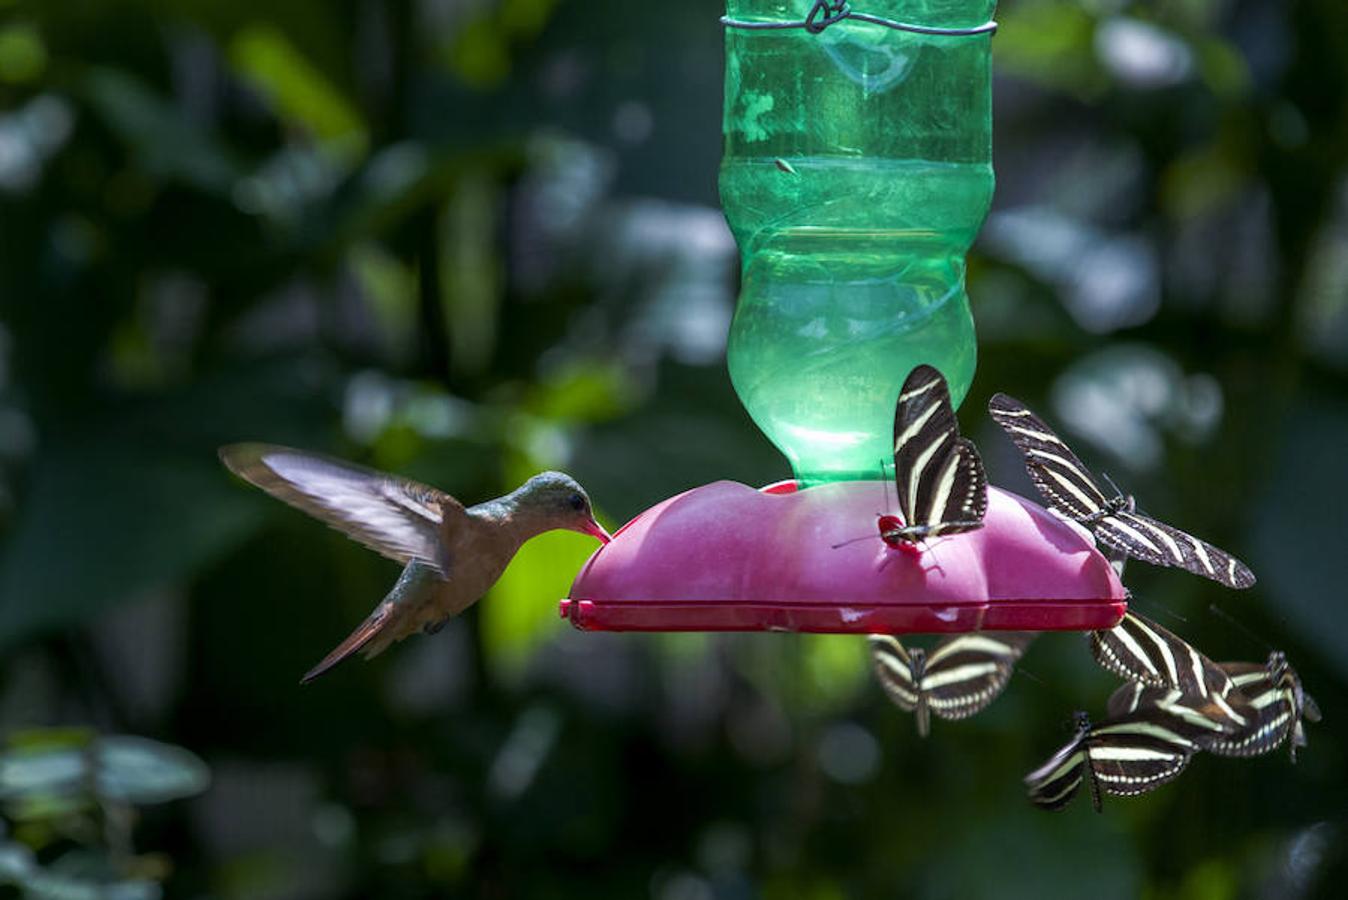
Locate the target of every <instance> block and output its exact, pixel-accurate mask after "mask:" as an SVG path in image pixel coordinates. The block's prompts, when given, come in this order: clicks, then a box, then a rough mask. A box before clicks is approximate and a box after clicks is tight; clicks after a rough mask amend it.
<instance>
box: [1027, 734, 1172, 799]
mask: <svg viewBox="0 0 1348 900" xmlns="http://www.w3.org/2000/svg"><path fill="white" fill-rule="evenodd" d="M1075 722H1076V734H1075V735H1074V736H1073V738H1072V740H1071V741H1070V742H1068V744H1067V745H1066V746H1064V747H1063V748H1062V749H1060V750H1059V751H1058V752H1057V753H1055V754H1054V755H1053V756H1052V757H1050V758H1049V760H1048V762H1046V763H1045V764H1044V765H1042V766H1040V767H1039V768H1038V769H1036V770H1034V771H1033V772H1031V773H1030V774H1029V775H1027V776H1025V784H1026V787H1027V788H1028V789H1029V793H1030V800H1031V801H1032V802H1034V804H1035V805H1036V806H1039V807H1042V808H1044V809H1049V810H1059V809H1062V808H1063V807H1065V806H1066V805H1067V804H1068V803H1069V802H1071V800H1072V798H1073V797H1074V796H1076V794H1077V791H1078V790H1080V788H1081V785H1082V783H1083V782H1084V783H1086V784H1087V785H1088V787H1089V789H1090V792H1091V801H1092V803H1093V805H1094V806H1095V811H1096V812H1100V810H1101V808H1102V803H1101V800H1102V795H1103V794H1106V793H1108V794H1113V795H1115V796H1120V797H1132V796H1137V795H1138V794H1144V793H1147V792H1148V791H1151V790H1154V789H1155V788H1158V787H1160V786H1161V785H1163V784H1166V783H1168V782H1170V781H1173V780H1174V779H1175V778H1177V777H1179V774H1180V773H1181V772H1183V771H1184V768H1185V767H1186V766H1187V765H1188V764H1189V759H1190V758H1191V757H1192V755H1193V753H1194V752H1195V751H1196V750H1197V749H1198V745H1197V743H1196V742H1195V741H1194V739H1193V738H1192V737H1191V736H1190V734H1189V733H1188V732H1189V728H1188V727H1187V726H1186V725H1185V724H1184V723H1182V722H1179V723H1177V722H1176V720H1173V719H1170V718H1169V717H1167V716H1164V715H1158V714H1157V712H1156V711H1155V710H1152V709H1142V710H1139V711H1138V712H1136V713H1133V714H1131V715H1127V716H1123V717H1120V718H1113V719H1110V720H1107V721H1105V722H1102V723H1100V724H1099V725H1092V724H1091V721H1090V719H1089V718H1088V717H1087V716H1086V714H1085V713H1082V712H1078V713H1077V714H1076V716H1075Z"/></svg>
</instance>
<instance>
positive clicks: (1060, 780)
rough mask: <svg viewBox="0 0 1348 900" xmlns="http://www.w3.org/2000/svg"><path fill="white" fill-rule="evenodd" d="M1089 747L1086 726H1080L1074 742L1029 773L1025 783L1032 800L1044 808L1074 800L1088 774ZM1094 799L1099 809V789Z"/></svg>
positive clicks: (1055, 807) (1058, 807) (1053, 807)
mask: <svg viewBox="0 0 1348 900" xmlns="http://www.w3.org/2000/svg"><path fill="white" fill-rule="evenodd" d="M1087 727H1089V726H1087ZM1086 749H1087V748H1086V730H1084V729H1083V730H1079V731H1078V732H1077V735H1076V737H1074V738H1072V741H1071V743H1069V744H1067V746H1065V747H1063V748H1062V749H1061V750H1059V751H1058V752H1057V753H1055V754H1053V756H1051V757H1049V760H1048V762H1046V763H1044V764H1043V765H1042V766H1040V767H1039V768H1037V769H1035V770H1034V771H1033V772H1031V773H1030V774H1029V775H1026V776H1025V786H1026V788H1028V789H1029V792H1030V802H1032V803H1033V804H1034V805H1035V806H1038V807H1040V808H1041V809H1050V810H1059V809H1062V808H1063V807H1065V806H1066V805H1067V804H1068V803H1070V802H1071V801H1072V798H1073V797H1075V796H1076V794H1077V791H1078V790H1080V789H1081V782H1082V781H1083V780H1084V779H1085V778H1086V776H1087V772H1086ZM1093 800H1094V802H1095V808H1096V810H1097V811H1098V810H1099V809H1100V798H1099V795H1098V793H1097V795H1096V796H1095V797H1094V798H1093Z"/></svg>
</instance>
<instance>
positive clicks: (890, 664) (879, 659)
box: [868, 634, 921, 712]
mask: <svg viewBox="0 0 1348 900" xmlns="http://www.w3.org/2000/svg"><path fill="white" fill-rule="evenodd" d="M868 640H869V642H870V646H871V661H872V663H873V664H874V666H875V676H876V678H878V679H879V681H880V686H881V687H882V688H884V689H885V693H886V694H888V695H889V699H891V700H893V701H894V703H895V704H897V705H898V707H899V708H900V709H902V710H903V711H904V712H912V711H913V710H914V709H916V708H917V704H918V699H919V694H920V692H921V686H920V685H919V684H918V683H917V680H916V679H915V678H914V677H913V664H912V660H911V659H910V658H909V656H908V651H907V650H906V649H904V646H903V644H902V643H900V642H899V639H898V638H896V637H893V636H892V635H888V634H872V635H870V636H869V638H868Z"/></svg>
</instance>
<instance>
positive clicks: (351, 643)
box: [300, 604, 388, 684]
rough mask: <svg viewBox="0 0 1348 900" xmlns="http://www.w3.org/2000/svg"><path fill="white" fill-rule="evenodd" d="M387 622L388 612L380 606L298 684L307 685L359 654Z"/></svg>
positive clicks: (305, 674)
mask: <svg viewBox="0 0 1348 900" xmlns="http://www.w3.org/2000/svg"><path fill="white" fill-rule="evenodd" d="M387 620H388V610H387V609H385V607H384V605H382V604H381V605H380V607H379V608H378V609H376V610H375V611H374V613H373V614H372V615H371V616H370V617H369V618H368V619H366V620H365V621H364V622H361V623H360V626H359V627H358V628H356V630H355V631H353V632H351V634H350V635H349V636H348V637H347V639H346V640H344V641H342V642H341V643H340V644H338V645H337V646H336V648H335V649H333V651H332V652H331V653H329V654H328V655H327V656H325V657H323V659H322V661H320V662H319V664H318V665H316V666H314V667H313V668H312V669H310V670H309V671H308V672H305V673H304V677H303V678H301V679H300V684H308V683H309V682H311V681H313V680H314V679H315V678H317V677H318V676H319V675H322V674H323V673H324V672H326V671H328V670H329V669H331V668H332V667H333V666H335V665H337V664H338V663H340V662H342V661H343V660H345V659H346V658H347V657H350V656H354V655H355V654H356V653H359V652H360V651H361V649H363V648H364V647H365V645H366V644H368V643H370V641H372V640H374V639H375V638H376V637H378V636H379V633H380V631H381V630H383V627H384V625H385V624H387ZM372 655H373V654H372Z"/></svg>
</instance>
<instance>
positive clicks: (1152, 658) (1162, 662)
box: [1090, 611, 1247, 726]
mask: <svg viewBox="0 0 1348 900" xmlns="http://www.w3.org/2000/svg"><path fill="white" fill-rule="evenodd" d="M1090 643H1091V654H1092V655H1093V656H1094V657H1095V660H1096V662H1098V663H1100V665H1101V666H1103V667H1104V668H1106V669H1108V670H1109V671H1110V672H1112V673H1114V674H1115V675H1117V676H1118V677H1120V678H1122V679H1124V680H1125V681H1135V682H1139V683H1141V684H1142V685H1144V686H1146V687H1148V688H1158V689H1166V690H1175V691H1178V692H1179V693H1180V694H1181V695H1182V696H1184V697H1186V698H1191V699H1192V700H1194V701H1195V702H1197V703H1198V704H1200V705H1202V704H1212V705H1213V706H1214V707H1215V708H1216V709H1218V710H1220V711H1221V714H1222V716H1224V717H1225V719H1226V721H1228V722H1230V723H1232V724H1233V725H1235V726H1243V725H1245V724H1246V719H1247V710H1245V707H1244V704H1243V703H1242V702H1241V701H1242V699H1243V698H1242V697H1240V696H1239V692H1238V691H1237V689H1236V684H1235V682H1234V681H1233V680H1232V679H1231V677H1230V676H1229V675H1228V674H1227V673H1226V671H1225V670H1224V669H1223V668H1222V667H1221V666H1219V665H1218V664H1217V663H1215V662H1213V661H1212V660H1210V659H1208V658H1207V657H1206V656H1204V655H1203V654H1202V653H1199V652H1198V651H1197V650H1196V649H1194V647H1193V646H1191V645H1190V644H1189V643H1188V642H1187V641H1185V640H1183V639H1182V638H1180V637H1179V636H1178V635H1176V634H1175V633H1174V632H1172V631H1170V630H1169V629H1167V628H1163V627H1161V626H1160V625H1158V624H1156V623H1155V622H1153V621H1151V620H1150V619H1148V618H1146V617H1145V616H1142V615H1139V614H1138V613H1135V612H1132V611H1129V612H1127V613H1125V614H1124V616H1123V620H1122V621H1121V622H1119V624H1118V625H1115V626H1114V627H1113V628H1111V629H1109V630H1107V631H1093V632H1091V636H1090Z"/></svg>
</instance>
